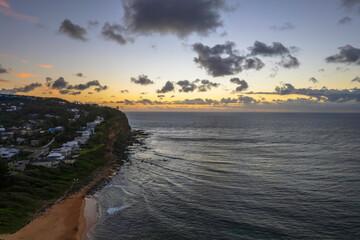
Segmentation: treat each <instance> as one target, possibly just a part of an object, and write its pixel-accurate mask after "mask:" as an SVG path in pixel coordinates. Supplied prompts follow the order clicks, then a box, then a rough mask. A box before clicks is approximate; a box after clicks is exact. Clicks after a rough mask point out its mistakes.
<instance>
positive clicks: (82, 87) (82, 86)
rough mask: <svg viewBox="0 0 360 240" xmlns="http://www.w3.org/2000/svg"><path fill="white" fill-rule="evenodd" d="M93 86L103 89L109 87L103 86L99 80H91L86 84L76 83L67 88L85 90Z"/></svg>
mask: <svg viewBox="0 0 360 240" xmlns="http://www.w3.org/2000/svg"><path fill="white" fill-rule="evenodd" d="M93 86H94V87H99V88H100V89H102V90H106V89H107V86H102V85H101V84H100V82H99V81H98V80H93V81H89V82H87V83H85V84H82V83H81V84H76V85H69V86H68V87H67V89H69V90H79V91H83V90H85V89H88V88H90V87H93ZM100 91H101V90H100Z"/></svg>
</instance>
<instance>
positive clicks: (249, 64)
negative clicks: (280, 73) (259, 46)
mask: <svg viewBox="0 0 360 240" xmlns="http://www.w3.org/2000/svg"><path fill="white" fill-rule="evenodd" d="M264 66H265V64H264V63H263V62H262V61H261V60H260V59H259V58H257V57H254V58H248V59H245V62H244V66H243V68H244V69H245V70H249V69H255V70H261V69H262V68H263V67H264Z"/></svg>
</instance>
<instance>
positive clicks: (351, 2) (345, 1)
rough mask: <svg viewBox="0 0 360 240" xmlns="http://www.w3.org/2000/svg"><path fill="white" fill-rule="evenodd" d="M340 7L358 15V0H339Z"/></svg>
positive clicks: (359, 6) (359, 1)
mask: <svg viewBox="0 0 360 240" xmlns="http://www.w3.org/2000/svg"><path fill="white" fill-rule="evenodd" d="M341 6H342V7H344V8H346V9H348V10H355V11H356V12H357V13H360V0H341Z"/></svg>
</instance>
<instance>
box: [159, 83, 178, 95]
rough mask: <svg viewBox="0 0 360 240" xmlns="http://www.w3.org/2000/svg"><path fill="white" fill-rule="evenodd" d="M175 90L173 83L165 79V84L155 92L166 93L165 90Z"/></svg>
mask: <svg viewBox="0 0 360 240" xmlns="http://www.w3.org/2000/svg"><path fill="white" fill-rule="evenodd" d="M174 90H175V87H174V84H173V83H172V82H170V81H167V82H166V83H165V86H163V87H162V88H161V89H160V90H157V91H156V92H157V93H167V92H173V91H174Z"/></svg>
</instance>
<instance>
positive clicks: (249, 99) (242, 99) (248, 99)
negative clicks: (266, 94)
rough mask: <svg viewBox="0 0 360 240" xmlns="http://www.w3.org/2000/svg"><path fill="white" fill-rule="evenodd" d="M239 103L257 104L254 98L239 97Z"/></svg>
mask: <svg viewBox="0 0 360 240" xmlns="http://www.w3.org/2000/svg"><path fill="white" fill-rule="evenodd" d="M239 103H244V104H250V103H258V101H257V100H256V99H255V98H252V97H249V96H244V95H239Z"/></svg>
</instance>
